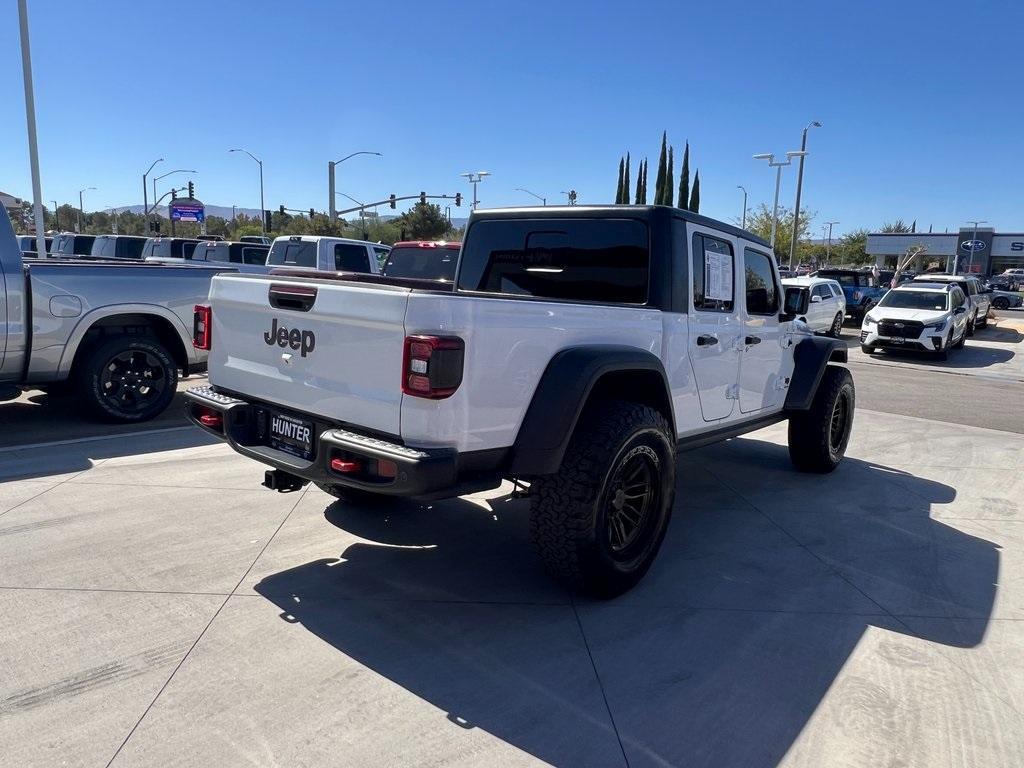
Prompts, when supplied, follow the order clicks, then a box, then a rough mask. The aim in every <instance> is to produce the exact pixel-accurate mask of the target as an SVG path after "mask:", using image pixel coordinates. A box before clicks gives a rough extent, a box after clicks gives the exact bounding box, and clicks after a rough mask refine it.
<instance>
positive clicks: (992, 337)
mask: <svg viewBox="0 0 1024 768" xmlns="http://www.w3.org/2000/svg"><path fill="white" fill-rule="evenodd" d="M976 334H977V335H976V338H977V339H978V340H979V341H994V342H997V343H999V344H1020V343H1021V342H1022V341H1024V333H1021V332H1020V331H1018V330H1017V329H1016V328H1009V327H1007V326H998V325H992V322H991V321H989V325H988V327H987V328H982V329H980V330H978V331H977V332H976Z"/></svg>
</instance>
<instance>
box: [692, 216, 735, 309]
mask: <svg viewBox="0 0 1024 768" xmlns="http://www.w3.org/2000/svg"><path fill="white" fill-rule="evenodd" d="M691 266H692V269H691V274H692V275H693V279H692V283H693V308H694V309H695V310H698V311H702V312H703V311H712V312H732V308H733V306H734V303H733V302H734V300H735V293H734V291H733V282H734V278H735V273H736V266H735V262H734V259H733V253H732V245H730V244H729V243H727V242H725V241H724V240H716V239H715V238H713V237H709V236H707V235H701V234H695V235H694V236H693V261H692V264H691Z"/></svg>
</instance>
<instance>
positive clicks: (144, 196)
mask: <svg viewBox="0 0 1024 768" xmlns="http://www.w3.org/2000/svg"><path fill="white" fill-rule="evenodd" d="M163 161H164V159H163V158H162V157H161V158H160V159H159V160H154V161H153V164H152V165H150V166H149V169H148V170H147V171H146V172H145V173H144V174H142V216H143V218H148V217H149V200H148V198H147V195H148V194H149V191H148V190H147V189H146V177H147V176H149V174H150V172H151V171H152V170H153V168H154V167H155V166H156V164H157V163H162V162H163ZM153 197H156V193H155V192H154V193H153Z"/></svg>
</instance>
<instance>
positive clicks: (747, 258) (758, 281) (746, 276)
mask: <svg viewBox="0 0 1024 768" xmlns="http://www.w3.org/2000/svg"><path fill="white" fill-rule="evenodd" d="M743 283H744V286H745V289H746V294H747V314H750V315H774V314H777V313H778V311H779V289H778V287H777V286H776V285H775V273H774V271H773V270H772V262H771V257H769V256H768V255H767V254H764V253H761V252H760V251H755V250H752V249H750V248H745V249H744V250H743ZM822 288H825V289H827V286H824V285H819V286H817V288H816V290H819V295H821V292H820V289H822Z"/></svg>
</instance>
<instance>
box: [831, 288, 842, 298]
mask: <svg viewBox="0 0 1024 768" xmlns="http://www.w3.org/2000/svg"><path fill="white" fill-rule="evenodd" d="M829 287H830V288H831V289H832V295H833V296H835V297H836V298H837V299H841V298H843V289H842V288H840V287H839V286H838V285H830V286H829Z"/></svg>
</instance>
